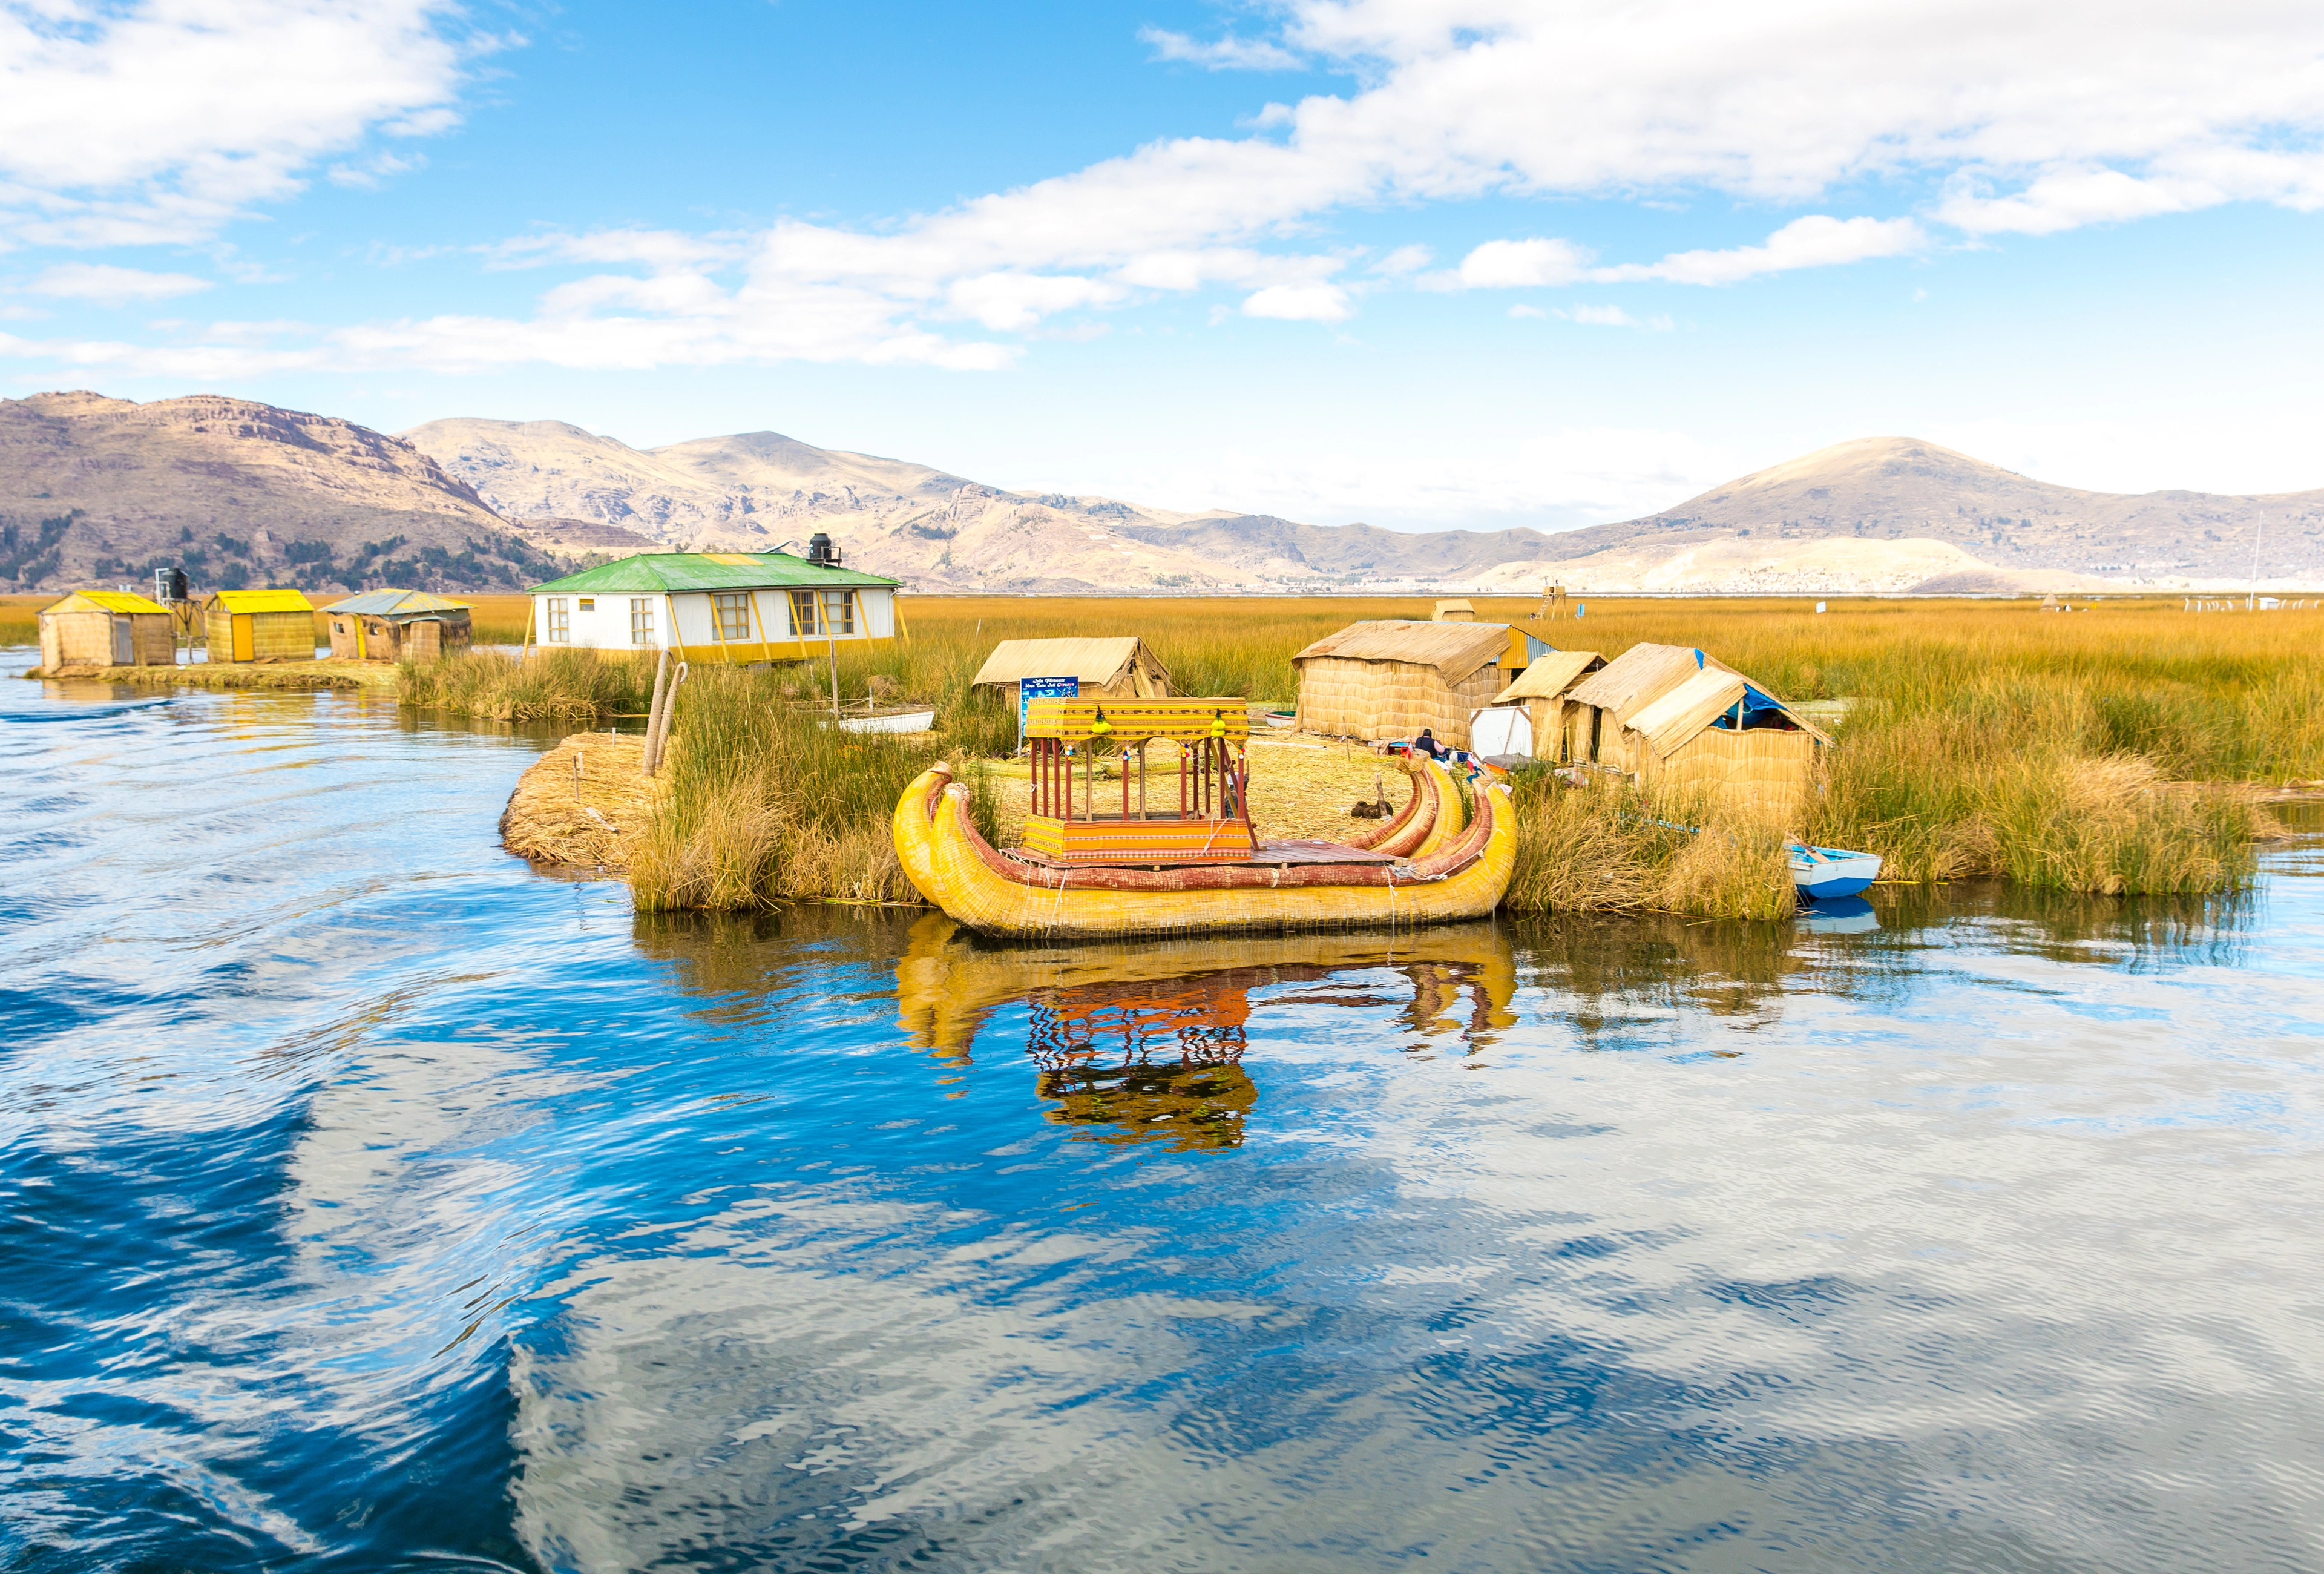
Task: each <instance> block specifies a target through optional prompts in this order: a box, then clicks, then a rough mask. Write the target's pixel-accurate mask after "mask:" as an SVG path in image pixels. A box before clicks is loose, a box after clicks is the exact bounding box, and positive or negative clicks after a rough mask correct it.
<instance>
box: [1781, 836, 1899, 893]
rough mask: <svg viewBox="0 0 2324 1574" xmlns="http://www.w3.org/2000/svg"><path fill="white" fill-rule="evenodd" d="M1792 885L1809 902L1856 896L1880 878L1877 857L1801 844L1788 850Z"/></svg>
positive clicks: (1878, 858) (1838, 848)
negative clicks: (1796, 887) (1790, 858)
mask: <svg viewBox="0 0 2324 1574" xmlns="http://www.w3.org/2000/svg"><path fill="white" fill-rule="evenodd" d="M1791 855H1792V884H1794V885H1797V886H1798V887H1799V888H1800V895H1801V897H1802V898H1803V899H1804V900H1806V901H1809V902H1821V901H1824V900H1826V899H1828V898H1830V897H1834V896H1855V895H1857V894H1858V893H1861V892H1863V891H1864V890H1865V889H1866V888H1867V887H1868V886H1870V885H1871V884H1872V882H1874V881H1875V880H1877V879H1878V878H1880V855H1879V854H1877V853H1851V852H1849V851H1847V850H1845V849H1844V848H1840V847H1810V846H1808V845H1807V844H1806V843H1804V842H1794V843H1793V844H1792V847H1791Z"/></svg>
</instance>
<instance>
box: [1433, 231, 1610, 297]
mask: <svg viewBox="0 0 2324 1574" xmlns="http://www.w3.org/2000/svg"><path fill="white" fill-rule="evenodd" d="M1589 264H1590V254H1589V253H1588V252H1587V251H1585V250H1583V249H1582V247H1580V246H1578V245H1574V244H1573V243H1572V241H1570V240H1541V239H1533V240H1489V241H1487V242H1486V243H1485V244H1484V245H1480V246H1479V247H1477V248H1476V249H1475V250H1474V251H1472V252H1471V253H1470V254H1469V255H1467V256H1465V257H1462V259H1461V266H1460V267H1459V268H1458V269H1456V270H1454V271H1453V272H1452V273H1431V274H1430V275H1428V277H1427V278H1426V279H1425V280H1424V281H1422V282H1423V283H1424V284H1425V285H1426V287H1427V288H1429V289H1432V290H1518V289H1526V288H1530V287H1537V286H1540V285H1545V284H1571V283H1572V282H1574V281H1576V280H1577V279H1581V278H1583V277H1586V276H1587V274H1588V271H1589Z"/></svg>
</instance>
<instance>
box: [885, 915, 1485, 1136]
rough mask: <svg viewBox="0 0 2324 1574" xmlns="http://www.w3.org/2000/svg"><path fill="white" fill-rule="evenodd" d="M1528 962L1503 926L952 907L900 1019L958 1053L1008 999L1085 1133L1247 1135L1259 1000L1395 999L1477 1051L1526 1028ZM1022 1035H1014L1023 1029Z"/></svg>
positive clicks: (912, 959) (1040, 1082)
mask: <svg viewBox="0 0 2324 1574" xmlns="http://www.w3.org/2000/svg"><path fill="white" fill-rule="evenodd" d="M1516 987H1517V965H1516V957H1515V953H1514V951H1513V950H1512V949H1511V946H1510V943H1509V939H1508V934H1507V933H1506V932H1505V931H1503V930H1501V929H1500V928H1499V926H1497V925H1495V924H1492V923H1473V924H1457V925H1447V926H1443V927H1441V928H1436V929H1430V930H1424V931H1419V932H1418V933H1416V934H1415V933H1411V932H1406V933H1402V934H1395V935H1388V934H1314V935H1296V936H1281V935H1277V936H1265V935H1261V936H1250V935H1243V936H1229V937H1212V938H1200V939H1173V940H1126V941H1117V942H1099V943H1094V944H1079V945H1072V946H1024V945H1010V944H996V943H992V942H988V941H984V940H980V939H978V938H977V937H976V936H975V935H973V933H971V932H970V931H966V930H964V929H962V928H961V927H960V926H959V925H957V924H955V923H954V922H953V921H952V920H950V919H948V918H945V917H944V916H943V915H942V914H931V915H929V916H927V917H926V918H923V919H921V920H919V921H918V922H917V923H915V924H914V925H913V927H912V931H911V939H910V943H909V945H908V949H907V950H906V952H905V954H904V956H903V957H901V958H899V960H898V961H897V964H896V1004H897V1009H898V1014H899V1026H900V1027H901V1028H902V1030H903V1032H904V1033H905V1034H906V1036H907V1040H908V1042H909V1043H910V1044H911V1045H912V1046H913V1047H914V1048H915V1049H919V1050H925V1051H928V1052H929V1053H930V1054H932V1055H934V1056H936V1058H937V1059H938V1060H943V1061H945V1062H947V1063H952V1064H955V1065H957V1066H968V1065H973V1063H974V1058H975V1057H974V1051H975V1049H976V1045H977V1041H978V1039H979V1036H980V1035H981V1034H983V1033H984V1032H985V1031H986V1029H987V1027H988V1025H989V1024H990V1023H991V1019H992V1017H993V1016H994V1015H995V1014H996V1013H998V1012H1000V1011H1001V1010H1002V1009H1003V1008H1004V1007H1010V1008H1013V1007H1017V1006H1020V1005H1021V1006H1023V1007H1024V1008H1025V1009H1026V1028H1025V1039H1024V1053H1025V1055H1026V1056H1027V1058H1028V1060H1031V1062H1032V1064H1033V1066H1034V1067H1035V1069H1036V1070H1037V1083H1036V1086H1037V1089H1038V1091H1039V1094H1040V1096H1041V1097H1042V1098H1044V1099H1045V1100H1047V1101H1049V1103H1050V1104H1051V1106H1052V1107H1051V1108H1050V1109H1049V1110H1048V1111H1047V1116H1046V1117H1047V1119H1048V1120H1050V1121H1052V1122H1054V1123H1056V1124H1057V1125H1068V1126H1074V1127H1079V1128H1084V1129H1083V1130H1082V1131H1081V1132H1080V1133H1078V1134H1077V1136H1078V1140H1084V1141H1093V1142H1103V1143H1115V1144H1122V1145H1130V1144H1136V1143H1144V1142H1160V1143H1163V1144H1164V1145H1165V1146H1166V1147H1167V1149H1168V1151H1170V1152H1173V1153H1188V1152H1194V1151H1201V1150H1217V1149H1222V1148H1231V1147H1235V1146H1238V1145H1239V1144H1240V1143H1241V1142H1242V1140H1243V1135H1244V1128H1245V1122H1246V1119H1247V1117H1248V1116H1250V1113H1251V1111H1252V1109H1253V1107H1254V1106H1256V1105H1257V1103H1258V1100H1259V1088H1258V1085H1257V1083H1256V1082H1255V1081H1254V1079H1253V1078H1252V1075H1251V1072H1250V1068H1249V1067H1248V1066H1247V1065H1245V1064H1244V1062H1243V1053H1244V1050H1245V1048H1246V1046H1247V1043H1248V1041H1249V1031H1250V1022H1251V1015H1252V1012H1253V1010H1254V1006H1255V1001H1256V1005H1258V1007H1259V1008H1261V1009H1270V1010H1276V1011H1289V1010H1291V1009H1293V1008H1296V1007H1301V1006H1321V1007H1325V1008H1339V1009H1342V1010H1351V1011H1361V1012H1365V1013H1367V1014H1372V1013H1377V1012H1379V1011H1380V1010H1382V1009H1386V1010H1388V1011H1389V1012H1392V1013H1393V1014H1394V1017H1395V1020H1396V1021H1397V1023H1399V1024H1400V1025H1401V1026H1402V1027H1403V1028H1404V1030H1405V1032H1406V1034H1407V1035H1408V1037H1409V1040H1410V1042H1413V1043H1415V1044H1417V1045H1438V1046H1442V1047H1444V1048H1447V1049H1449V1050H1451V1051H1452V1052H1454V1053H1459V1054H1464V1055H1465V1054H1474V1053H1477V1052H1479V1051H1482V1050H1484V1049H1485V1048H1487V1047H1488V1046H1489V1045H1491V1044H1492V1043H1493V1042H1495V1040H1496V1039H1497V1038H1498V1036H1499V1034H1501V1033H1502V1032H1506V1031H1507V1030H1508V1029H1509V1028H1511V1027H1513V1026H1515V1025H1516V1024H1517V1015H1516V1014H1515V1013H1514V1012H1513V1011H1511V1009H1510V997H1511V995H1513V994H1514V992H1515V990H1516ZM1012 1042H1013V1041H1012Z"/></svg>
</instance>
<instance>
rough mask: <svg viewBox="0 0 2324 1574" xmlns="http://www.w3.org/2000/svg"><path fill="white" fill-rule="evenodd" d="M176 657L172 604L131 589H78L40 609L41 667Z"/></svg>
mask: <svg viewBox="0 0 2324 1574" xmlns="http://www.w3.org/2000/svg"><path fill="white" fill-rule="evenodd" d="M177 660H178V638H177V630H176V628H175V627H174V626H173V625H171V620H170V609H169V608H168V607H166V606H161V605H160V604H159V603H156V602H152V601H148V600H146V599H145V597H143V596H140V595H137V594H136V593H134V591H129V590H76V591H74V592H73V593H72V594H71V595H69V596H68V597H65V598H64V599H63V600H62V601H59V602H55V603H53V604H51V605H50V606H43V607H42V608H41V670H42V671H45V672H55V671H58V670H59V669H60V668H63V667H168V666H173V665H175V664H176V662H177Z"/></svg>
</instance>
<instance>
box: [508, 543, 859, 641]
mask: <svg viewBox="0 0 2324 1574" xmlns="http://www.w3.org/2000/svg"><path fill="white" fill-rule="evenodd" d="M895 634H896V581H895V580H893V579H881V577H880V576H879V575H877V574H860V573H857V572H856V571H855V570H854V569H842V568H838V567H835V566H834V565H830V564H826V563H821V562H815V561H811V560H808V559H806V558H796V557H793V556H791V555H790V554H789V553H788V552H643V553H641V554H639V555H638V556H636V557H634V558H624V559H622V560H621V561H620V562H618V563H605V564H603V565H601V566H600V567H597V568H595V569H583V570H582V571H581V572H580V573H577V574H568V575H567V576H566V577H565V578H564V579H553V580H551V581H549V583H548V584H546V585H538V586H535V587H534V588H533V591H532V643H535V644H537V645H539V646H540V647H542V648H543V649H545V650H555V649H556V648H558V646H560V645H567V646H577V647H581V648H585V649H592V650H601V651H655V650H664V649H668V650H672V651H676V652H677V653H678V654H680V655H682V656H684V657H686V658H687V660H688V661H692V662H718V661H725V662H795V661H806V660H808V659H810V658H812V657H814V656H817V655H820V654H822V653H825V651H827V650H828V649H830V647H831V646H832V645H833V644H834V643H838V644H843V645H844V644H855V643H862V642H866V641H871V640H885V639H892V638H894V637H895Z"/></svg>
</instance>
